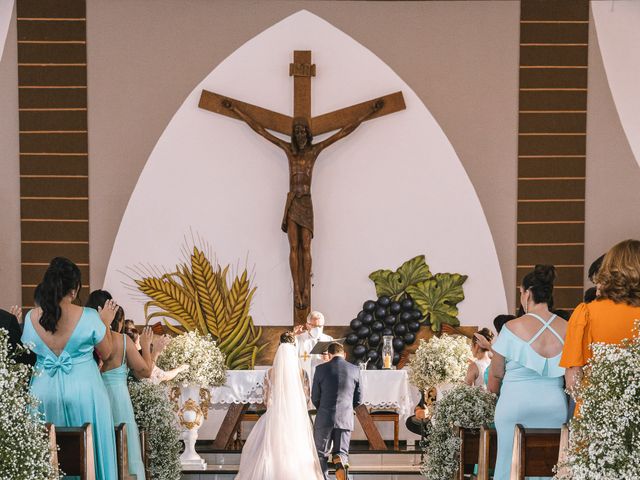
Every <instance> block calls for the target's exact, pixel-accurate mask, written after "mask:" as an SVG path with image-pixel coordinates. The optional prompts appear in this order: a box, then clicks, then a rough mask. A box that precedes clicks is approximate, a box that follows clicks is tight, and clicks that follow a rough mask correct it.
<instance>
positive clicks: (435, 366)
mask: <svg viewBox="0 0 640 480" xmlns="http://www.w3.org/2000/svg"><path fill="white" fill-rule="evenodd" d="M470 358H471V348H470V347H469V342H468V341H467V340H466V338H464V337H462V336H459V335H446V334H444V335H442V336H440V337H436V336H433V337H431V338H430V339H429V341H427V342H425V341H424V340H420V346H419V347H418V349H417V350H416V354H415V355H414V357H413V358H412V359H411V361H410V362H409V367H410V368H411V372H410V374H409V379H410V381H411V383H413V384H414V385H415V386H416V387H418V389H419V390H420V391H422V392H426V391H428V390H429V389H430V388H432V387H435V386H436V385H440V384H443V383H456V382H461V381H462V380H464V377H465V375H466V373H467V367H468V365H469V359H470Z"/></svg>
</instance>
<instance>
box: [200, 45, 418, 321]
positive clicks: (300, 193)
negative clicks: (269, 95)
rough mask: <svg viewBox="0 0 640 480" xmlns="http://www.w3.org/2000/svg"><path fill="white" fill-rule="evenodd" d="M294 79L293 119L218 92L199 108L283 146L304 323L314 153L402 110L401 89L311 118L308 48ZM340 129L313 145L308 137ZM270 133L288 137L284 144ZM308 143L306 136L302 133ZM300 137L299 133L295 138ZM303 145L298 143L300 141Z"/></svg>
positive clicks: (296, 57) (299, 317)
mask: <svg viewBox="0 0 640 480" xmlns="http://www.w3.org/2000/svg"><path fill="white" fill-rule="evenodd" d="M289 75H290V76H292V77H293V117H291V116H288V115H284V114H282V113H278V112H274V111H272V110H267V109H265V108H262V107H258V106H256V105H251V104H249V103H245V102H241V101H239V100H235V99H233V98H230V97H226V96H223V95H219V94H217V93H213V92H209V91H207V90H203V91H202V95H201V96H200V102H199V104H198V105H199V107H200V108H202V109H205V110H208V111H210V112H214V113H218V114H221V115H225V116H227V117H231V118H235V119H237V120H242V121H244V122H246V123H247V124H248V125H249V126H250V127H251V128H252V129H253V130H254V131H256V132H257V133H259V134H260V135H262V136H263V137H265V138H266V139H267V140H269V141H270V142H272V143H274V144H275V145H276V146H278V147H280V148H282V149H283V150H284V151H285V153H286V154H287V157H288V159H289V175H290V191H289V194H288V196H287V204H286V207H285V217H284V220H283V224H282V229H283V230H284V231H285V232H287V234H288V236H289V244H290V266H291V277H292V279H293V285H294V292H293V293H294V324H296V323H297V324H304V323H305V321H306V316H307V314H308V313H309V311H310V307H311V238H312V237H313V211H312V207H311V190H310V189H311V174H312V171H313V165H314V163H315V160H316V158H317V156H318V154H319V153H320V152H321V151H322V150H323V149H324V148H325V147H327V146H329V145H331V144H332V143H334V142H335V141H337V140H340V139H341V138H343V137H345V136H346V135H348V134H349V133H351V132H352V131H354V130H355V129H356V128H357V127H358V126H359V125H360V123H362V122H363V121H367V120H371V119H373V118H378V117H381V116H383V115H388V114H390V113H394V112H398V111H400V110H404V109H405V108H406V107H405V103H404V97H403V96H402V92H396V93H392V94H389V95H385V96H382V97H378V98H375V99H372V100H368V101H366V102H362V103H359V104H357V105H352V106H350V107H346V108H342V109H340V110H336V111H333V112H330V113H325V114H323V115H319V116H317V117H312V116H311V77H314V76H315V75H316V66H315V65H314V64H312V63H311V52H310V51H307V50H296V51H294V52H293V63H291V64H290V65H289ZM336 130H337V131H338V132H337V133H335V134H334V135H332V136H331V137H329V138H328V139H326V140H323V141H322V142H319V143H317V144H314V145H312V144H311V136H317V135H322V134H323V133H328V132H333V131H336ZM268 131H273V132H277V133H281V134H284V135H287V136H291V143H288V142H285V141H284V140H282V139H281V138H279V137H276V136H275V135H272V134H271V133H269V132H268ZM304 132H306V133H307V137H308V139H309V141H308V142H307V141H306V140H305V139H304V135H305V133H304ZM298 135H302V138H299V137H298ZM301 144H303V145H302V147H300V145H301Z"/></svg>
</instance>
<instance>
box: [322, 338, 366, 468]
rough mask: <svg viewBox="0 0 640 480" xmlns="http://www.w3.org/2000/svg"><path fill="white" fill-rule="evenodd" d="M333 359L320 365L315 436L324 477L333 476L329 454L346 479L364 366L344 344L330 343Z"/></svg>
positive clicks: (329, 350)
mask: <svg viewBox="0 0 640 480" xmlns="http://www.w3.org/2000/svg"><path fill="white" fill-rule="evenodd" d="M327 352H328V354H329V357H330V360H329V361H328V362H327V363H324V364H320V365H318V366H317V367H316V372H315V375H314V377H313V387H312V389H311V401H312V402H313V404H314V405H315V407H316V409H317V412H318V413H317V415H316V421H315V424H314V426H313V439H314V441H315V444H316V449H317V450H318V457H319V458H320V467H321V468H322V473H323V474H324V478H325V479H326V480H329V465H328V458H329V454H331V459H332V462H333V464H334V465H335V467H336V478H337V479H338V480H346V478H347V472H348V468H349V463H348V462H349V441H350V440H351V432H352V431H353V409H354V408H355V407H357V406H358V405H360V404H361V403H362V393H361V391H360V369H359V368H358V367H356V366H355V365H352V364H350V363H348V362H347V361H346V359H345V352H344V347H343V346H342V345H340V344H339V343H332V344H331V345H329V349H328V351H327Z"/></svg>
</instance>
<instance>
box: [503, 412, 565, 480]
mask: <svg viewBox="0 0 640 480" xmlns="http://www.w3.org/2000/svg"><path fill="white" fill-rule="evenodd" d="M559 451H560V429H559V428H548V429H547V428H524V427H523V426H522V425H520V424H518V425H516V428H515V431H514V435H513V454H512V458H511V479H512V480H524V478H525V477H553V475H554V473H553V467H555V465H556V462H557V461H558V453H559Z"/></svg>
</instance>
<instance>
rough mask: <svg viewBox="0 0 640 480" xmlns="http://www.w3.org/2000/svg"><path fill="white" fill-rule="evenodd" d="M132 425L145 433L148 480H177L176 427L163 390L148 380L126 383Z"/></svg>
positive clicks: (180, 469) (177, 439) (178, 454)
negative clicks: (130, 404)
mask: <svg viewBox="0 0 640 480" xmlns="http://www.w3.org/2000/svg"><path fill="white" fill-rule="evenodd" d="M129 394H130V395H131V403H132V404H133V411H134V413H135V416H136V423H137V424H138V427H139V428H140V429H141V430H144V431H145V432H146V434H147V441H148V447H149V450H148V455H149V474H150V479H149V480H180V478H182V466H181V465H180V448H181V445H180V428H179V427H178V425H177V422H176V416H175V414H174V412H173V409H172V405H171V403H170V402H169V399H168V397H167V391H166V388H165V387H163V386H161V385H154V384H153V383H151V382H149V381H148V380H141V381H135V380H133V381H130V382H129Z"/></svg>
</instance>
